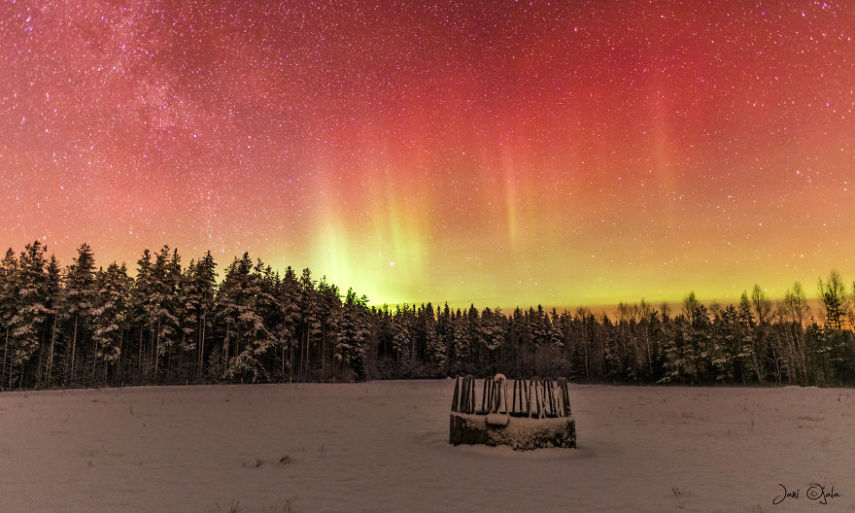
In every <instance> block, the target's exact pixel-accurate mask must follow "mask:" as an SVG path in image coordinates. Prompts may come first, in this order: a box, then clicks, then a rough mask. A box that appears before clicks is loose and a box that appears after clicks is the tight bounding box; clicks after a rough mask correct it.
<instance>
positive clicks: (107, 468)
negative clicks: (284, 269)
mask: <svg viewBox="0 0 855 513" xmlns="http://www.w3.org/2000/svg"><path fill="white" fill-rule="evenodd" d="M453 388H454V384H453V382H452V381H450V380H435V381H389V382H376V383H362V384H312V385H306V384H293V385H252V386H250V385H243V386H240V385H238V386H197V387H159V388H148V387H145V388H125V389H102V390H74V391H45V392H14V393H3V394H0V462H2V464H0V504H2V507H0V510H2V511H3V512H6V513H8V512H12V513H14V512H58V511H63V512H93V513H96V512H105V513H106V512H111V513H112V512H122V511H128V512H149V511H150V512H171V511H181V512H197V511H198V512H218V511H228V510H229V508H230V507H231V506H232V504H234V503H236V502H239V503H240V506H239V508H238V511H241V512H256V511H257V512H271V513H279V512H282V511H292V512H360V511H363V512H383V511H386V512H410V511H412V512H438V511H454V512H480V511H507V512H520V511H546V512H563V513H566V512H580V511H582V512H584V511H592V512H593V511H614V512H620V511H625V512H636V511H650V512H663V511H704V512H707V511H711V512H714V511H721V512H771V511H775V512H778V511H780V512H797V511H813V510H816V511H825V512H828V511H843V510H851V509H853V507H855V463H853V462H855V438H853V436H852V427H853V425H854V424H855V418H854V417H855V391H853V390H845V389H819V388H688V387H659V388H657V387H610V386H578V385H577V386H573V385H571V389H570V393H571V401H572V406H573V414H574V417H575V419H576V429H577V437H578V444H579V448H578V449H575V450H574V449H541V450H536V451H531V452H515V451H513V450H511V449H510V448H507V447H484V446H458V447H454V446H451V445H449V444H448V441H447V439H448V424H449V407H450V404H451V394H452V390H453ZM812 482H818V483H822V484H824V485H825V486H826V488H827V489H830V487H831V486H832V485H834V487H835V492H836V493H839V494H840V496H839V497H834V498H829V499H828V500H827V502H828V504H827V505H820V504H818V503H817V502H815V501H811V500H809V499H808V498H807V497H806V495H807V493H806V492H807V488H808V487H809V486H810V484H811V483H812ZM778 483H782V484H784V485H785V486H787V487H788V490H793V489H800V490H801V494H800V497H799V498H798V499H794V498H788V499H786V500H785V501H784V502H783V503H781V504H779V505H773V504H772V500H773V499H774V498H775V497H776V496H778V495H779V494H780V493H781V488H780V486H779V485H778Z"/></svg>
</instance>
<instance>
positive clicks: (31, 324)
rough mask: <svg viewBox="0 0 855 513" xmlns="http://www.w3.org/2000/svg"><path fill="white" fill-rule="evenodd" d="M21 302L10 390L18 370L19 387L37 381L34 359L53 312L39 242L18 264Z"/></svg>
mask: <svg viewBox="0 0 855 513" xmlns="http://www.w3.org/2000/svg"><path fill="white" fill-rule="evenodd" d="M18 263H19V265H18V272H17V280H16V281H17V292H18V301H17V308H16V310H15V314H14V315H13V316H12V319H11V328H12V334H11V335H12V340H13V348H14V350H13V351H12V355H11V362H10V373H9V388H12V383H13V377H15V370H17V377H18V386H19V387H23V386H24V380H25V378H33V379H32V380H33V382H35V379H34V378H35V376H33V374H35V373H34V370H35V362H33V356H34V355H35V354H36V352H37V351H38V349H39V345H40V343H41V338H42V335H43V332H44V329H45V324H46V321H47V318H48V314H49V313H50V310H49V309H48V306H47V304H48V301H49V292H48V275H47V271H46V269H45V267H46V261H45V256H44V246H42V244H41V242H39V241H35V242H33V243H32V244H27V246H26V248H25V249H24V251H23V252H22V253H21V256H20V258H19V260H18Z"/></svg>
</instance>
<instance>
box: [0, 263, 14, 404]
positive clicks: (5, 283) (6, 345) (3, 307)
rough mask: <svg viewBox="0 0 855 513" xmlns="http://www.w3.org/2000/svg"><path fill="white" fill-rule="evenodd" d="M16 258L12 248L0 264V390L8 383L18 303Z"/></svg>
mask: <svg viewBox="0 0 855 513" xmlns="http://www.w3.org/2000/svg"><path fill="white" fill-rule="evenodd" d="M17 280H18V258H17V257H16V256H15V252H14V251H13V250H12V248H9V249H8V250H7V251H6V255H5V256H4V257H3V261H2V263H0V325H2V328H3V361H2V367H0V388H2V387H4V386H5V385H6V383H8V382H9V378H10V376H11V373H10V371H9V365H8V364H9V362H10V356H11V350H12V347H11V338H12V317H14V316H15V312H16V310H17V301H18V283H17Z"/></svg>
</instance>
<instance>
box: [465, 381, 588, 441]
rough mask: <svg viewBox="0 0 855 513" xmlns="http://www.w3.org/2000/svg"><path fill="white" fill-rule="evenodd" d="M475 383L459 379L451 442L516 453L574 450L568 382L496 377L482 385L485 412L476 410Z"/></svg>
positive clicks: (481, 408)
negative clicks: (510, 385) (501, 447)
mask: <svg viewBox="0 0 855 513" xmlns="http://www.w3.org/2000/svg"><path fill="white" fill-rule="evenodd" d="M475 385H476V382H475V378H474V377H472V376H465V377H458V378H457V379H456V380H455V382H454V397H453V398H452V401H451V419H450V427H449V442H450V443H452V444H454V445H459V444H485V445H510V446H511V447H512V448H514V449H517V450H531V449H537V448H541V447H576V422H575V420H574V419H573V415H572V412H571V410H570V393H569V390H568V384H567V380H566V379H564V378H559V379H558V380H554V381H553V380H552V379H549V378H538V377H534V378H531V379H516V380H514V385H513V395H512V396H511V398H509V397H508V380H507V378H506V377H505V376H504V375H503V374H496V376H494V377H492V378H487V379H485V380H484V384H483V387H482V388H481V407H480V409H477V408H476V407H475V397H476V393H475V392H476V391H475Z"/></svg>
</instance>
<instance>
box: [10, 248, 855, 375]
mask: <svg viewBox="0 0 855 513" xmlns="http://www.w3.org/2000/svg"><path fill="white" fill-rule="evenodd" d="M853 292H855V285H853ZM817 294H818V297H819V305H820V307H819V309H818V311H814V309H811V307H810V305H809V302H808V298H807V295H806V293H805V291H804V289H803V287H802V286H801V285H800V284H799V283H795V284H794V285H793V287H792V288H791V289H790V290H789V291H788V292H787V293H786V295H785V297H784V298H783V299H781V300H779V301H772V300H770V299H769V298H768V297H767V296H766V294H765V293H764V292H763V290H762V289H761V288H760V287H759V286H756V285H755V286H754V288H753V290H752V291H751V292H750V293H749V292H746V293H744V294H743V295H742V297H741V299H740V301H739V302H737V303H736V304H730V305H718V304H712V305H704V304H703V303H701V302H700V301H699V300H698V299H697V298H696V296H695V294H694V293H691V292H690V293H689V294H688V295H687V296H686V297H685V298H684V299H683V301H682V303H681V305H680V308H679V309H677V308H672V307H671V306H669V305H668V304H663V305H659V306H653V305H650V304H647V303H645V302H644V301H641V302H640V303H639V304H633V305H627V304H620V305H618V306H617V308H616V309H615V310H614V312H613V314H611V315H605V314H604V315H594V314H593V313H591V312H590V311H589V310H587V309H584V308H578V309H576V310H575V311H567V310H564V311H558V310H557V309H554V308H553V309H549V310H545V309H544V308H543V307H540V306H537V307H529V308H527V309H522V308H515V309H514V310H513V311H511V312H508V313H505V312H502V311H501V310H498V309H494V310H491V309H490V308H484V309H480V310H479V309H476V308H475V307H474V306H471V307H469V308H468V309H452V308H449V306H448V305H447V304H444V305H441V306H440V305H436V306H435V305H433V304H431V303H426V304H420V305H398V306H394V307H389V306H382V307H377V306H369V305H368V300H367V298H366V297H365V296H359V295H357V293H355V292H354V291H353V290H348V291H347V292H346V293H341V291H340V290H339V288H338V287H337V286H336V285H335V284H332V283H329V282H328V281H327V280H326V279H324V278H321V279H320V280H316V279H314V278H313V276H312V273H311V271H310V270H309V269H304V270H303V271H302V272H301V273H300V275H299V276H298V275H297V274H296V273H295V272H294V270H293V269H292V268H291V267H288V268H287V269H286V270H285V271H284V273H279V272H275V271H274V270H273V269H272V268H271V267H270V266H269V265H265V264H264V263H263V262H262V261H261V260H256V261H253V260H252V259H251V258H250V257H249V255H248V254H246V253H244V254H243V256H242V257H240V258H235V259H234V260H233V261H232V262H231V263H230V264H229V265H228V266H227V267H226V268H225V269H224V270H223V276H222V279H221V280H219V281H218V272H217V266H216V263H215V262H214V259H213V258H212V256H211V254H210V252H208V253H206V254H205V255H202V256H201V257H200V258H197V259H193V260H191V261H190V262H189V264H188V265H186V266H182V258H181V256H180V255H179V253H178V251H177V250H175V249H171V248H170V247H168V246H164V247H162V248H161V249H160V250H159V251H157V252H151V251H149V250H145V251H144V252H143V254H142V256H141V257H140V259H139V260H138V261H137V264H136V274H135V275H134V276H131V275H130V274H129V271H128V269H127V266H126V265H125V264H118V263H112V264H110V265H108V266H107V267H106V268H104V267H98V268H96V266H95V257H94V254H93V251H92V249H91V248H90V247H89V246H88V245H87V244H83V245H81V246H80V248H79V249H78V251H77V256H76V257H75V258H74V259H73V261H72V263H71V264H70V265H67V266H65V267H62V266H61V265H60V263H59V262H58V261H57V259H56V258H54V257H53V256H51V257H48V256H47V254H46V248H45V246H44V245H43V244H41V243H40V242H39V241H36V242H33V243H32V244H28V245H27V246H26V248H25V249H24V251H23V252H21V253H20V254H16V253H15V252H14V251H13V250H12V249H9V250H8V251H7V252H6V255H5V257H4V259H3V261H2V263H0V336H2V337H3V338H2V340H0V343H2V347H0V352H2V362H0V364H2V365H0V387H2V388H3V389H34V388H35V389H40V388H56V387H93V386H122V385H146V384H191V383H258V382H290V381H352V380H363V379H399V378H438V377H446V376H455V375H460V374H473V375H477V376H486V375H490V374H493V373H495V372H503V373H505V374H506V375H508V376H509V377H515V376H524V377H531V376H559V375H560V376H566V377H568V378H570V379H571V380H574V381H576V382H586V383H628V384H653V383H682V384H799V385H822V386H830V385H850V384H852V383H853V382H855V350H853V348H855V345H854V344H853V342H854V341H855V333H853V326H855V310H853V309H852V308H851V305H852V301H850V295H849V293H848V292H847V287H846V285H845V284H844V282H843V280H842V278H841V277H840V275H839V274H838V273H836V272H833V271H832V272H831V273H830V275H829V276H828V277H827V278H824V279H820V280H818V283H817Z"/></svg>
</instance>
